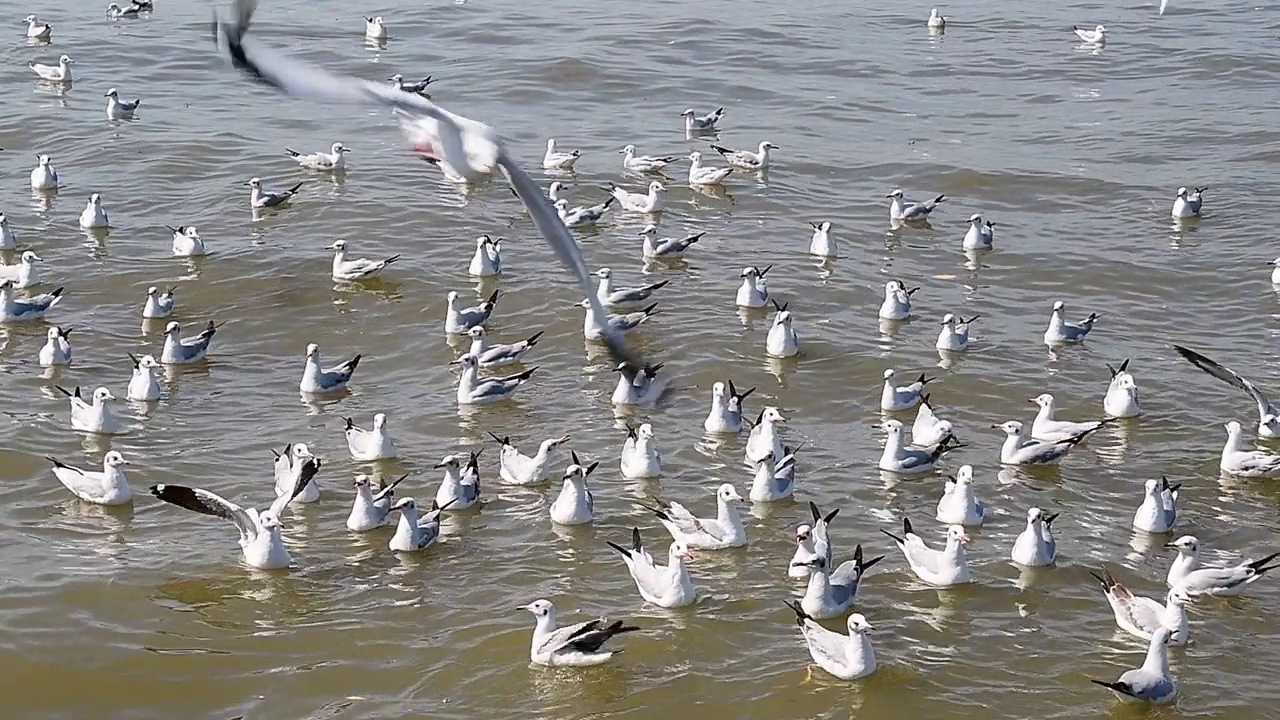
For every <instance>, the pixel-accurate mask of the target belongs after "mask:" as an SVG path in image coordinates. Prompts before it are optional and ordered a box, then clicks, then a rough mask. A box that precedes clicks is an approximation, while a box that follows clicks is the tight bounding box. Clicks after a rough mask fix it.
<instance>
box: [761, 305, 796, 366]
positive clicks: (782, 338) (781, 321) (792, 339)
mask: <svg viewBox="0 0 1280 720" xmlns="http://www.w3.org/2000/svg"><path fill="white" fill-rule="evenodd" d="M769 302H770V303H772V304H773V308H774V310H777V313H775V314H774V316H773V325H771V326H770V327H769V334H768V335H767V336H765V341H764V352H765V354H766V355H768V356H769V357H773V358H789V357H795V356H796V355H799V354H800V336H799V335H798V334H796V330H795V327H793V325H792V321H791V312H790V311H789V310H787V307H788V306H789V303H782V304H781V305H779V304H778V301H777V300H774V299H772V298H770V300H769Z"/></svg>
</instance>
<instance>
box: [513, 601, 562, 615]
mask: <svg viewBox="0 0 1280 720" xmlns="http://www.w3.org/2000/svg"><path fill="white" fill-rule="evenodd" d="M519 609H520V610H528V611H529V612H531V613H533V614H534V615H535V616H536V617H540V618H544V617H548V616H550V615H551V614H552V613H554V612H555V606H553V605H552V604H551V603H550V602H549V601H547V600H534V601H533V602H531V603H529V604H528V605H521V606H520V608H519Z"/></svg>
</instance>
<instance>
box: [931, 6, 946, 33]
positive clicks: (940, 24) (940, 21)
mask: <svg viewBox="0 0 1280 720" xmlns="http://www.w3.org/2000/svg"><path fill="white" fill-rule="evenodd" d="M927 24H928V26H929V27H930V28H931V29H933V30H942V29H944V28H946V27H947V19H946V18H944V17H942V16H941V15H939V14H938V8H933V9H932V10H930V11H929V21H928V23H927Z"/></svg>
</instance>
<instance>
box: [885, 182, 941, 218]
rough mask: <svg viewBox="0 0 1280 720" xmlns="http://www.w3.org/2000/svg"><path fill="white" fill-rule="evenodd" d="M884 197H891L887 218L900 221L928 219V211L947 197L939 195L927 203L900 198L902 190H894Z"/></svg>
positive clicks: (931, 210)
mask: <svg viewBox="0 0 1280 720" xmlns="http://www.w3.org/2000/svg"><path fill="white" fill-rule="evenodd" d="M885 197H887V198H891V201H890V202H889V219H890V220H901V221H902V222H920V221H923V220H927V219H929V213H931V212H933V209H934V208H936V207H938V204H939V203H941V202H943V201H944V200H946V199H947V196H946V195H939V196H938V197H936V198H934V199H933V200H931V201H930V202H927V203H918V202H909V201H906V200H903V199H902V190H894V191H893V192H891V193H889V194H888V195H885Z"/></svg>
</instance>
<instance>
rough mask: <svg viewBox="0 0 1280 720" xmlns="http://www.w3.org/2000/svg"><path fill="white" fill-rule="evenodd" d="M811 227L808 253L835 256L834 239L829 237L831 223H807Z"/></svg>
mask: <svg viewBox="0 0 1280 720" xmlns="http://www.w3.org/2000/svg"><path fill="white" fill-rule="evenodd" d="M809 227H812V228H813V237H812V238H810V239H809V254H810V255H818V256H821V257H835V256H836V241H835V239H834V238H832V237H831V223H829V222H827V221H825V220H824V221H822V222H820V223H812V222H811V223H809Z"/></svg>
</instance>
